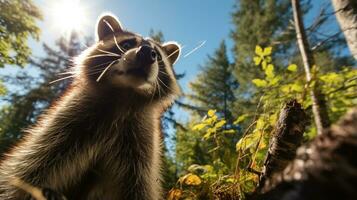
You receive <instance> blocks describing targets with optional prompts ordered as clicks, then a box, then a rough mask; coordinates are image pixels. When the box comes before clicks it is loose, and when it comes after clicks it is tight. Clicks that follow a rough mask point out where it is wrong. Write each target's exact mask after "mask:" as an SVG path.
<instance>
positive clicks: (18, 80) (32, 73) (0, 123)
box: [0, 33, 83, 152]
mask: <svg viewBox="0 0 357 200" xmlns="http://www.w3.org/2000/svg"><path fill="white" fill-rule="evenodd" d="M56 46H57V48H52V47H50V46H48V45H47V44H44V45H43V48H44V51H45V53H46V56H44V57H42V58H31V60H30V66H29V69H25V70H26V71H25V72H23V73H20V74H18V75H17V76H16V77H12V78H11V77H8V79H9V80H8V83H10V84H11V83H12V84H16V86H21V90H20V91H24V92H21V93H20V92H15V93H9V94H8V95H7V103H6V104H5V105H4V106H3V107H2V108H1V110H0V152H1V151H3V150H5V149H6V148H7V147H8V146H9V145H11V143H13V142H14V141H16V139H18V138H20V137H21V130H22V129H23V128H25V127H27V126H29V125H31V124H33V123H34V122H35V121H36V119H37V116H38V115H39V114H40V113H41V112H42V111H43V110H44V109H46V108H47V107H48V106H50V104H51V102H52V101H53V100H54V99H55V98H57V97H58V96H60V95H61V93H62V92H63V91H64V90H65V88H66V87H67V86H68V85H69V83H70V81H71V79H70V78H68V79H65V80H63V81H60V82H57V83H54V84H50V82H51V81H53V80H56V79H58V78H59V77H58V75H59V74H60V73H62V72H65V71H66V70H68V69H69V68H70V67H71V66H72V65H73V64H72V59H73V57H75V56H76V55H78V54H79V53H80V51H81V50H82V48H83V47H82V46H81V43H80V40H79V38H78V36H77V35H76V34H75V33H73V34H72V35H71V37H70V38H69V39H65V38H60V39H59V40H58V41H57V43H56Z"/></svg>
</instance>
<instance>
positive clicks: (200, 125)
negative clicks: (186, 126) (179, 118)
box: [192, 123, 207, 131]
mask: <svg viewBox="0 0 357 200" xmlns="http://www.w3.org/2000/svg"><path fill="white" fill-rule="evenodd" d="M206 126H207V124H203V123H200V124H196V125H195V126H194V127H192V130H193V131H200V130H202V129H203V128H205V127H206Z"/></svg>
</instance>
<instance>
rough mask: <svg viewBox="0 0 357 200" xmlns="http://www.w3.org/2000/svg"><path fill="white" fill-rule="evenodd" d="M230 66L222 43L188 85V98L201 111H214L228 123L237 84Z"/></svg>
mask: <svg viewBox="0 0 357 200" xmlns="http://www.w3.org/2000/svg"><path fill="white" fill-rule="evenodd" d="M232 67H233V66H232V64H231V63H230V62H229V60H228V56H227V47H226V44H225V42H224V41H222V42H221V44H220V46H219V48H218V49H217V50H216V52H215V53H214V55H213V56H209V57H208V61H207V63H206V64H205V65H204V66H203V67H201V69H202V72H201V73H200V74H199V75H198V76H197V79H196V80H195V81H193V82H191V83H190V87H191V89H192V94H190V95H188V97H189V98H190V99H191V100H192V101H193V102H194V103H195V104H196V105H197V106H198V107H200V108H201V109H204V110H206V111H207V110H209V109H216V110H217V112H219V113H221V115H222V117H224V118H225V119H226V120H228V121H230V122H231V121H232V120H233V115H232V112H231V107H232V105H233V103H234V102H235V101H236V96H235V93H234V91H235V90H236V89H237V88H238V82H237V81H236V78H235V77H234V75H233V73H232V70H233V68H232Z"/></svg>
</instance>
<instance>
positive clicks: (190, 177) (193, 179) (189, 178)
mask: <svg viewBox="0 0 357 200" xmlns="http://www.w3.org/2000/svg"><path fill="white" fill-rule="evenodd" d="M183 180H184V181H183V182H184V183H185V184H186V185H200V184H201V183H202V180H201V178H200V177H198V176H197V175H195V174H192V173H189V174H186V175H185V176H184V179H183Z"/></svg>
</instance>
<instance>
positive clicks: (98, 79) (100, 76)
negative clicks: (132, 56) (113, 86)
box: [96, 60, 118, 82]
mask: <svg viewBox="0 0 357 200" xmlns="http://www.w3.org/2000/svg"><path fill="white" fill-rule="evenodd" d="M117 61H118V60H114V61H113V62H111V63H110V64H109V65H108V66H107V67H106V68H105V69H104V70H103V72H102V73H101V74H100V75H99V77H98V78H97V80H96V81H97V82H99V81H100V79H101V78H102V77H103V75H104V74H105V72H106V71H107V70H108V69H109V68H110V67H111V66H112V65H113V64H114V63H115V62H117Z"/></svg>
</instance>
